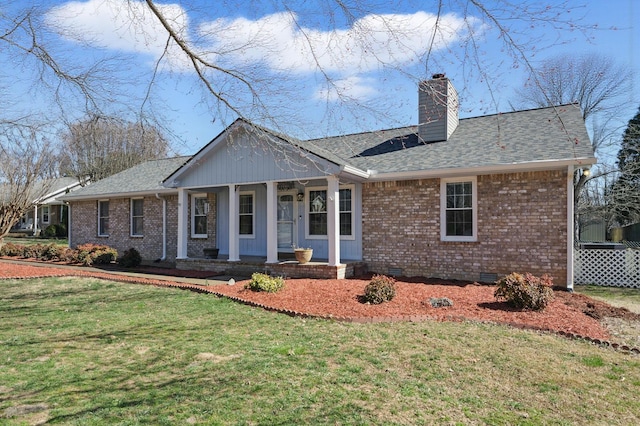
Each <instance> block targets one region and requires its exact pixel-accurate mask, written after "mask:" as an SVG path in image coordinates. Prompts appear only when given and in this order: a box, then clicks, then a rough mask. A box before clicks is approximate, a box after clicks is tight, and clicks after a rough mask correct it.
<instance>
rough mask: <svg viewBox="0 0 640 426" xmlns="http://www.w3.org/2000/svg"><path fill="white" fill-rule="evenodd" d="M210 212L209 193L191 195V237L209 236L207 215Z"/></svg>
mask: <svg viewBox="0 0 640 426" xmlns="http://www.w3.org/2000/svg"><path fill="white" fill-rule="evenodd" d="M208 214H209V199H208V198H207V194H195V195H192V196H191V237H192V238H207V216H208Z"/></svg>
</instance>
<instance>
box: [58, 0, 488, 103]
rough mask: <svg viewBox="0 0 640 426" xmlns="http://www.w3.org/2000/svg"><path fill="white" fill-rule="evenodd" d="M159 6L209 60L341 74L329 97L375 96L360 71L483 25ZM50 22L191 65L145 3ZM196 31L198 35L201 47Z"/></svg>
mask: <svg viewBox="0 0 640 426" xmlns="http://www.w3.org/2000/svg"><path fill="white" fill-rule="evenodd" d="M156 6H157V7H158V8H160V9H161V11H162V13H163V14H164V16H165V17H166V18H167V20H168V21H169V23H170V25H172V26H173V28H174V29H176V31H177V32H178V33H179V34H180V35H181V37H182V39H183V40H184V41H185V42H186V43H190V44H191V47H192V49H194V50H195V51H197V52H200V53H201V54H202V55H203V56H204V57H206V58H207V59H208V60H209V61H210V62H212V63H215V64H220V65H222V66H226V67H229V68H234V67H239V68H241V69H242V68H243V67H247V66H248V67H254V66H256V65H258V66H260V67H262V66H266V67H267V68H268V70H270V71H271V72H274V73H281V72H286V73H288V74H289V77H291V76H292V74H293V75H298V76H299V77H300V78H303V77H305V76H308V75H311V74H313V73H315V72H317V71H319V70H321V71H322V72H323V73H325V74H327V75H329V76H330V77H331V78H333V79H334V80H335V81H334V83H335V87H332V88H329V89H320V90H317V92H316V96H318V97H320V98H322V99H329V100H333V99H337V98H339V97H344V96H346V97H350V98H363V97H369V96H371V95H373V94H374V91H373V89H371V88H370V87H371V86H373V83H374V82H373V80H370V79H365V78H362V77H360V76H362V75H364V74H367V73H370V72H373V71H375V70H377V69H379V68H380V67H381V65H385V66H389V67H399V68H402V67H406V66H408V65H410V64H412V63H415V62H416V61H417V60H419V59H420V58H421V57H422V56H423V55H424V54H425V52H427V51H428V50H431V51H436V50H439V49H444V48H447V47H448V46H450V45H451V44H452V43H455V42H456V41H459V40H460V39H461V38H462V37H464V36H465V34H466V33H467V32H469V31H472V30H475V29H478V28H480V24H479V22H477V21H476V20H475V19H474V18H466V19H465V18H462V17H459V16H457V15H454V14H447V15H444V16H441V17H440V18H439V21H438V31H437V32H436V34H435V35H434V26H435V24H436V20H437V17H436V15H433V14H431V13H427V12H416V13H413V14H383V15H367V16H364V17H362V18H360V19H358V20H357V21H355V22H353V24H352V25H351V26H350V27H349V28H345V29H334V30H318V29H313V28H306V27H303V26H301V25H300V23H299V22H298V20H297V19H298V18H297V16H296V15H295V13H289V12H280V13H274V14H271V15H267V16H264V17H262V18H260V19H257V20H249V19H246V18H233V19H229V18H219V19H215V20H213V21H210V22H206V23H203V24H201V25H200V26H199V27H198V28H196V29H190V28H189V17H188V15H187V12H186V11H185V10H184V9H183V8H182V6H180V5H179V4H164V5H161V4H158V3H156ZM46 22H47V24H48V25H49V26H50V27H52V28H55V29H56V30H57V31H58V32H59V33H60V34H61V36H62V37H64V38H66V39H68V40H71V41H75V42H79V43H86V44H89V45H90V46H94V47H99V48H103V49H116V50H120V51H126V52H132V53H139V54H141V55H148V56H149V57H150V59H152V60H157V59H159V58H160V57H161V56H162V55H163V54H164V58H165V59H166V62H165V63H164V66H166V67H168V68H169V69H172V70H181V71H185V70H188V69H189V63H188V62H187V58H186V56H185V55H184V53H183V52H182V51H181V50H180V48H179V47H178V46H176V45H175V44H171V45H170V46H169V49H168V50H167V51H166V52H165V48H166V43H167V32H166V31H165V29H164V28H163V27H162V25H161V23H160V22H159V21H158V19H157V18H156V17H155V16H154V15H153V14H152V12H151V11H150V10H149V9H148V6H147V5H146V4H145V3H144V2H141V1H136V0H88V1H86V2H69V3H65V4H63V5H60V6H57V7H54V8H52V9H51V10H50V11H49V13H48V14H47V17H46ZM189 34H192V35H197V39H198V44H197V46H196V45H194V43H193V42H192V40H191V39H190V37H189ZM204 52H206V53H204Z"/></svg>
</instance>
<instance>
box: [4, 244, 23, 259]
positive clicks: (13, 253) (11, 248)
mask: <svg viewBox="0 0 640 426" xmlns="http://www.w3.org/2000/svg"><path fill="white" fill-rule="evenodd" d="M22 253H24V246H22V245H20V244H14V243H4V244H3V245H2V246H0V256H10V257H17V256H22Z"/></svg>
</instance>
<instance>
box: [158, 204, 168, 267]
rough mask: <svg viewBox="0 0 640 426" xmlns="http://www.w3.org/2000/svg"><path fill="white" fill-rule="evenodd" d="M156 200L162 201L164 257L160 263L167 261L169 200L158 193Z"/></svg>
mask: <svg viewBox="0 0 640 426" xmlns="http://www.w3.org/2000/svg"><path fill="white" fill-rule="evenodd" d="M156 198H157V199H158V200H162V257H161V258H160V261H161V262H163V261H165V260H166V259H167V199H166V198H164V197H161V196H160V194H158V193H156Z"/></svg>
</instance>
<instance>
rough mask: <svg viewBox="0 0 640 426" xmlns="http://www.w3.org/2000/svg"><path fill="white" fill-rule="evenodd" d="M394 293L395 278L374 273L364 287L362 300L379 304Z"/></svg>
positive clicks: (392, 296) (388, 299) (391, 297)
mask: <svg viewBox="0 0 640 426" xmlns="http://www.w3.org/2000/svg"><path fill="white" fill-rule="evenodd" d="M395 295H396V280H394V279H393V278H391V277H387V276H386V275H374V276H373V278H372V279H371V281H370V282H369V284H367V286H366V287H365V288H364V296H363V298H362V299H363V300H364V302H365V303H371V304H372V305H379V304H380V303H382V302H388V301H390V300H391V299H393V298H394V297H395Z"/></svg>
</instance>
